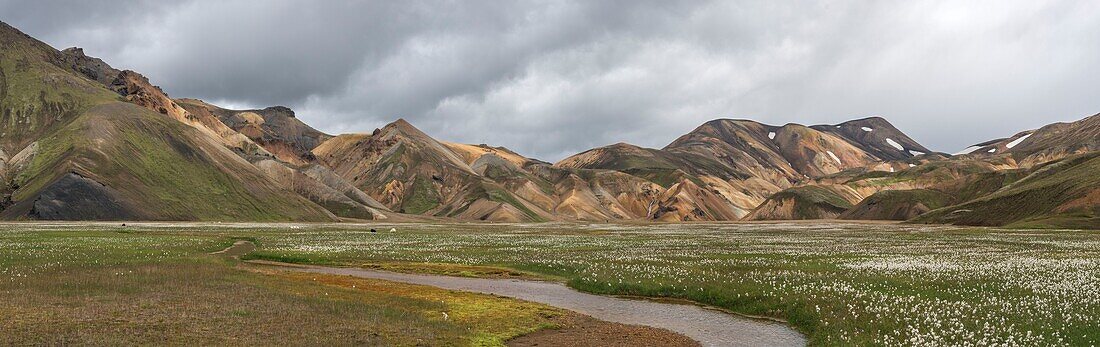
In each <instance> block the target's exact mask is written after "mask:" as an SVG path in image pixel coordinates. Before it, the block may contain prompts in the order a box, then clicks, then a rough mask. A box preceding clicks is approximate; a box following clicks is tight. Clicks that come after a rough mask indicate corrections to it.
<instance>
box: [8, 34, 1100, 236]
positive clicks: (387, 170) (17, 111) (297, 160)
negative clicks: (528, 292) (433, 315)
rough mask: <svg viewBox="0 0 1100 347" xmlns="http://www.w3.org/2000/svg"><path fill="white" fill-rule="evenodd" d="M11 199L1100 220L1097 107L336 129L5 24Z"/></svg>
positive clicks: (423, 216)
mask: <svg viewBox="0 0 1100 347" xmlns="http://www.w3.org/2000/svg"><path fill="white" fill-rule="evenodd" d="M0 48H2V50H0V111H2V114H0V182H2V183H3V185H2V187H0V193H2V194H3V201H0V218H3V219H9V220H217V221H223V220H224V221H318V222H322V221H357V220H378V219H385V220H391V221H406V220H440V221H447V220H482V221H494V222H538V221H600V222H605V221H665V222H683V221H735V220H788V219H836V218H839V219H860V220H880V219H881V220H909V221H911V222H914V223H953V224H965V225H1008V226H1024V227H1067V228H1100V174H1098V173H1100V154H1097V153H1098V152H1097V150H1098V149H1100V115H1097V116H1092V117H1088V118H1085V119H1082V120H1080V121H1077V122H1073V123H1058V124H1051V125H1048V126H1045V127H1042V128H1040V129H1036V130H1029V131H1023V132H1020V133H1018V134H1014V135H1012V136H1010V137H1006V138H1003V139H996V140H990V141H985V142H980V143H977V144H975V145H974V146H972V147H971V148H968V149H967V150H966V151H964V152H962V153H956V154H947V153H938V152H934V151H932V150H929V149H928V148H926V147H924V146H922V145H921V144H920V143H918V142H917V141H915V140H913V139H912V138H910V137H909V136H907V135H906V134H905V133H903V132H902V131H900V130H899V129H897V128H895V127H894V126H893V125H892V124H890V123H889V122H888V121H887V120H885V119H883V118H880V117H871V118H863V119H857V120H852V121H848V122H844V123H840V124H832V125H812V126H804V125H799V124H786V125H782V126H775V125H768V124H762V123H758V122H755V121H751V120H735V119H717V120H713V121H710V122H707V123H704V124H702V125H700V126H699V127H698V128H696V129H694V130H693V131H691V132H689V133H687V134H684V135H683V136H681V137H679V138H677V139H676V140H675V141H673V142H672V143H670V144H668V145H667V146H665V147H664V148H660V149H656V148H644V147H639V146H635V145H631V144H627V143H618V144H613V145H609V146H605V147H600V148H594V149H591V150H587V151H584V152H582V153H578V154H576V155H573V156H570V157H568V158H565V159H563V160H561V161H559V162H557V163H549V162H544V161H540V160H537V159H533V158H528V157H525V156H523V155H521V154H519V153H516V152H514V151H511V150H509V149H507V148H504V147H495V146H490V145H486V144H477V145H474V144H461V143H452V142H446V141H440V140H437V139H435V138H433V137H431V136H430V135H428V134H426V133H424V132H422V131H421V130H419V129H417V128H416V127H415V126H414V125H413V124H410V123H409V122H407V121H405V120H402V119H399V120H397V121H395V122H393V123H390V124H388V125H386V126H384V127H381V128H379V129H375V130H374V131H373V132H370V133H363V134H339V135H330V134H326V133H324V132H321V131H318V130H317V129H314V128H312V127H310V126H309V125H308V124H305V123H303V122H302V121H301V120H299V119H298V118H297V117H296V115H295V113H294V111H293V110H291V109H289V108H286V107H281V106H273V107H267V108H263V109H254V110H231V109H226V108H222V107H219V106H217V105H213V104H210V103H207V102H204V101H202V100H198V99H186V98H179V99H176V98H172V97H170V96H169V95H167V93H165V92H164V91H163V90H161V89H160V88H159V87H157V86H155V85H154V84H152V83H151V82H150V81H149V80H148V79H147V78H145V77H144V76H142V75H141V74H140V73H138V72H134V71H129V70H118V69H115V68H114V67H112V66H111V65H109V64H108V63H106V62H104V61H102V60H100V59H97V58H94V57H90V56H87V55H85V54H84V52H83V50H81V49H79V48H70V49H66V50H63V51H58V50H56V49H54V48H52V47H50V46H48V45H46V44H45V43H42V42H40V41H38V40H36V39H34V38H32V37H30V36H27V35H25V34H23V33H22V32H20V31H18V30H17V29H15V28H12V27H10V26H8V25H7V24H3V23H0Z"/></svg>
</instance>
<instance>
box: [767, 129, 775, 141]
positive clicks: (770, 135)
mask: <svg viewBox="0 0 1100 347" xmlns="http://www.w3.org/2000/svg"><path fill="white" fill-rule="evenodd" d="M768 138H769V139H772V140H775V132H774V131H773V132H770V133H768Z"/></svg>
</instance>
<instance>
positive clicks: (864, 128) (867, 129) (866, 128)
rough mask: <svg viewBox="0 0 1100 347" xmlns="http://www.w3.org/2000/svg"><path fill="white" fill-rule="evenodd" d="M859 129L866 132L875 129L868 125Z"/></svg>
mask: <svg viewBox="0 0 1100 347" xmlns="http://www.w3.org/2000/svg"><path fill="white" fill-rule="evenodd" d="M860 129H863V131H866V132H871V131H873V130H875V129H871V128H868V127H860Z"/></svg>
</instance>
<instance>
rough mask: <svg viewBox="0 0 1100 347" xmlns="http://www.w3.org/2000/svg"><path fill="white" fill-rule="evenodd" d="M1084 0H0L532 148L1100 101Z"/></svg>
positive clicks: (1089, 4)
mask: <svg viewBox="0 0 1100 347" xmlns="http://www.w3.org/2000/svg"><path fill="white" fill-rule="evenodd" d="M1098 13H1100V3H1097V2H1093V1H1053V2H1045V1H1043V2H1039V1H1019V2H1014V1H989V2H946V1H944V2H925V1H898V2H791V3H780V2H775V1H758V2H757V1H741V2H709V1H692V2H673V1H650V2H642V1H485V2H476V1H471V2H443V1H425V2H417V1H376V2H336V1H325V2H314V1H180V2H163V1H148V2H140V1H138V2H92V1H65V2H55V1H34V2H27V1H11V2H6V1H0V19H2V20H4V21H6V22H8V23H11V24H13V25H15V26H16V27H19V28H21V29H23V30H24V31H26V32H28V33H29V34H31V35H33V36H36V37H38V38H40V39H43V40H44V41H46V42H48V43H50V44H52V45H54V46H56V47H59V48H64V47H68V46H81V47H85V49H86V51H87V52H88V53H89V54H92V55H97V56H100V57H102V58H104V59H105V60H107V61H108V62H110V63H111V64H113V65H115V66H116V67H122V68H130V69H134V70H137V71H140V72H142V73H144V74H146V75H147V76H149V77H150V78H151V79H152V80H153V81H154V82H155V83H158V84H161V85H162V86H163V87H164V88H165V89H166V90H167V91H168V92H169V93H171V94H172V95H174V96H177V97H183V96H188V97H199V98H203V99H206V100H208V101H215V102H221V103H223V104H226V105H229V106H239V107H244V106H257V107H258V106H266V105H272V104H283V105H288V106H291V107H293V108H295V109H297V110H298V113H299V115H300V117H301V118H302V119H303V120H305V121H307V122H308V123H310V124H313V125H315V126H317V127H318V128H320V129H322V130H326V131H329V132H336V133H339V132H366V131H370V130H372V129H373V128H375V127H378V126H381V125H383V124H385V123H388V122H390V121H392V120H394V119H396V118H397V117H404V118H406V119H408V120H409V121H411V122H412V123H413V124H415V125H417V126H419V127H421V128H422V129H424V130H425V131H426V132H428V133H429V134H432V135H434V136H436V137H437V138H440V139H444V140H451V141H459V142H472V143H489V144H494V145H504V146H507V147H510V148H513V149H515V150H517V151H519V152H521V153H524V154H528V155H532V156H535V157H539V158H542V159H547V160H557V159H560V158H562V157H563V156H566V155H569V154H572V153H576V152H578V151H581V150H584V149H587V148H591V147H594V146H601V145H606V144H610V143H614V142H620V141H625V142H631V143H636V144H639V145H644V146H651V147H660V146H663V145H664V144H666V143H668V142H670V141H671V140H673V139H674V138H675V137H676V136H678V135H680V134H682V133H684V132H687V131H690V130H691V129H692V128H694V127H696V126H698V125H699V124H701V123H702V122H704V121H707V120H710V119H714V118H719V117H734V118H752V119H756V120H760V121H763V122H768V123H774V124H783V123H787V122H799V123H836V122H841V121H844V120H847V119H851V118H856V117H863V116H870V115H881V116H884V117H886V118H888V119H889V120H891V121H892V122H893V123H894V124H895V125H897V126H898V127H899V128H901V129H902V130H903V131H906V132H907V133H909V134H910V135H911V136H913V137H914V138H916V139H917V140H918V141H921V142H922V143H924V144H925V145H927V146H929V147H931V148H934V149H937V150H941V151H954V150H957V149H961V148H963V147H966V146H967V145H969V144H972V143H975V142H979V141H983V140H986V139H990V138H995V137H1002V136H1007V135H1010V134H1012V133H1015V132H1017V131H1020V130H1024V129H1028V128H1033V127H1037V126H1041V125H1043V124H1046V123H1050V122H1054V121H1066V120H1075V119H1078V118H1082V117H1084V116H1086V115H1090V114H1094V113H1096V112H1100V93H1098V92H1097V90H1100V89H1098V88H1094V87H1093V84H1094V82H1093V80H1094V79H1095V76H1098V75H1100V15H1098Z"/></svg>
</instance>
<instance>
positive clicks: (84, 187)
mask: <svg viewBox="0 0 1100 347" xmlns="http://www.w3.org/2000/svg"><path fill="white" fill-rule="evenodd" d="M29 216H30V217H31V218H33V219H43V220H127V219H141V216H140V215H139V214H138V213H136V211H133V210H132V209H130V208H128V207H126V206H125V205H124V204H123V203H122V202H121V201H120V200H119V198H118V194H117V193H116V192H115V191H114V190H113V189H111V188H110V187H107V186H104V185H103V184H100V183H99V182H96V181H94V180H92V179H89V178H87V177H84V176H80V175H77V174H75V173H69V174H67V175H65V176H62V177H61V179H58V180H57V181H56V182H54V183H53V184H52V185H50V186H49V187H47V188H46V189H44V190H43V191H42V194H40V195H39V196H38V198H37V199H35V200H34V205H33V206H32V207H31V211H30V213H29Z"/></svg>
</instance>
